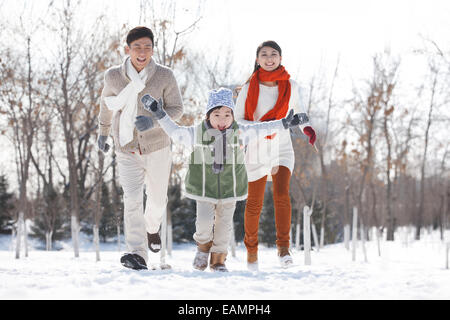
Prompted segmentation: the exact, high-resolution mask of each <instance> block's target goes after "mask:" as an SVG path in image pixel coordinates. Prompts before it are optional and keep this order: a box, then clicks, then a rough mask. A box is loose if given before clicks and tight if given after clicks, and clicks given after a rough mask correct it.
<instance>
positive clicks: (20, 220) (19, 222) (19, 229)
mask: <svg viewBox="0 0 450 320" xmlns="http://www.w3.org/2000/svg"><path fill="white" fill-rule="evenodd" d="M23 224H24V222H23V212H22V211H20V212H19V218H18V219H17V234H16V259H20V247H21V245H22V243H21V239H22V235H23Z"/></svg>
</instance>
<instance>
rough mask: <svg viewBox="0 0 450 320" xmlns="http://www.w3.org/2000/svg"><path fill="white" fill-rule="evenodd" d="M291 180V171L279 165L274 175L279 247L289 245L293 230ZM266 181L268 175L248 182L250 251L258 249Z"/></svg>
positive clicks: (247, 238)
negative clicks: (290, 194)
mask: <svg viewBox="0 0 450 320" xmlns="http://www.w3.org/2000/svg"><path fill="white" fill-rule="evenodd" d="M290 180H291V172H290V171H289V169H288V168H286V167H283V166H280V167H278V171H277V172H276V173H275V174H273V175H272V181H273V185H272V190H273V203H274V207H275V227H276V231H277V234H276V235H277V240H276V244H277V247H289V240H290V237H289V232H290V230H291V198H290V197H289V182H290ZM266 181H267V176H264V177H262V178H261V179H259V180H256V181H252V182H249V183H248V197H247V204H246V206H245V215H244V228H245V237H244V243H245V246H246V247H247V252H248V253H256V252H257V251H258V228H259V217H260V215H261V210H262V207H263V204H264V190H265V187H266Z"/></svg>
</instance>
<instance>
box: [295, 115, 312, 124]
mask: <svg viewBox="0 0 450 320" xmlns="http://www.w3.org/2000/svg"><path fill="white" fill-rule="evenodd" d="M294 117H298V121H299V123H298V124H304V123H307V122H309V118H308V115H307V114H306V113H297V114H296V115H294Z"/></svg>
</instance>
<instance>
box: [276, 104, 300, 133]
mask: <svg viewBox="0 0 450 320" xmlns="http://www.w3.org/2000/svg"><path fill="white" fill-rule="evenodd" d="M281 121H282V122H283V127H284V128H285V129H289V128H292V127H295V126H298V124H299V123H300V121H299V117H298V116H297V115H294V110H292V109H291V111H290V112H289V114H288V115H287V116H286V118H284V119H281Z"/></svg>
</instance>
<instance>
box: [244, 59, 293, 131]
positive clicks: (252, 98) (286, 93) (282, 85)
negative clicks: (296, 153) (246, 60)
mask: <svg viewBox="0 0 450 320" xmlns="http://www.w3.org/2000/svg"><path fill="white" fill-rule="evenodd" d="M290 77H291V76H290V75H289V73H287V71H286V69H285V68H284V67H283V66H280V67H279V68H278V69H276V70H274V71H266V70H264V69H262V68H259V69H258V70H256V71H255V72H254V73H253V74H252V76H251V78H250V84H249V87H248V93H247V99H246V100H245V120H249V121H254V118H253V114H254V113H255V110H256V106H257V105H258V97H259V82H260V81H278V99H277V102H276V103H275V105H274V107H273V108H272V109H271V110H269V111H268V112H267V113H266V114H265V115H264V116H263V117H262V118H261V119H259V121H261V122H262V121H267V120H279V119H283V118H284V117H286V115H287V112H288V109H289V99H290V97H291V83H290V82H289V78H290ZM274 136H275V134H273V135H271V136H267V137H266V139H272V138H273V137H274Z"/></svg>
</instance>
